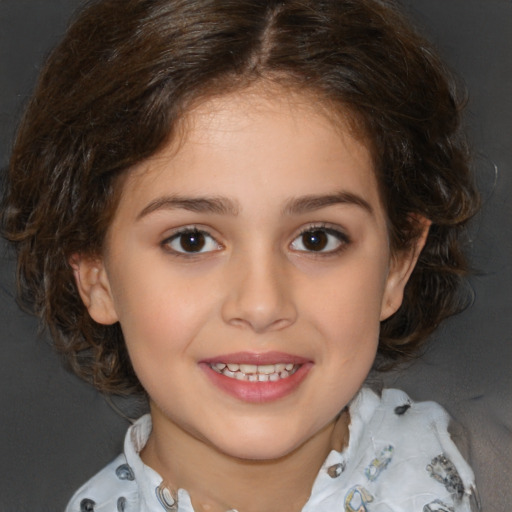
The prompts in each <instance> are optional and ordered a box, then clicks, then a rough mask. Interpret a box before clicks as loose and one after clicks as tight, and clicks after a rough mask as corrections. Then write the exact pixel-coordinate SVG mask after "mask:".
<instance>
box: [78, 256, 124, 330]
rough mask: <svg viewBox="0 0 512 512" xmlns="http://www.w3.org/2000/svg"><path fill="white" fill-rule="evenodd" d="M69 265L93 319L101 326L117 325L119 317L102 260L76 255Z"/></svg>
mask: <svg viewBox="0 0 512 512" xmlns="http://www.w3.org/2000/svg"><path fill="white" fill-rule="evenodd" d="M69 263H70V265H71V268H72V269H73V274H74V276H75V282H76V286H77V288H78V293H79V294H80V297H81V298H82V301H83V303H84V304H85V307H86V308H87V310H88V311H89V314H90V315H91V318H92V319H93V320H94V321H96V322H98V323H99V324H104V325H111V324H115V323H116V322H117V321H118V317H117V313H116V311H115V308H114V301H113V298H112V292H111V289H110V283H109V280H108V276H107V272H106V270H105V266H104V264H103V261H102V259H101V258H99V257H98V258H96V257H92V256H84V255H81V254H74V255H73V256H72V257H71V258H70V260H69Z"/></svg>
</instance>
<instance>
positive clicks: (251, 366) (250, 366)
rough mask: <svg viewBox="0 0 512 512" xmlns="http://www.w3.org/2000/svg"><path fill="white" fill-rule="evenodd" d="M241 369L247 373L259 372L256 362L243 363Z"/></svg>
mask: <svg viewBox="0 0 512 512" xmlns="http://www.w3.org/2000/svg"><path fill="white" fill-rule="evenodd" d="M240 371H241V372H242V373H245V374H248V375H249V374H251V373H258V367H257V366H256V365H255V364H241V365H240Z"/></svg>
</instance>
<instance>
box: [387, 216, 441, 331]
mask: <svg viewBox="0 0 512 512" xmlns="http://www.w3.org/2000/svg"><path fill="white" fill-rule="evenodd" d="M414 218H415V221H416V222H417V223H418V225H419V226H420V234H419V235H418V236H417V238H416V239H415V240H414V241H413V242H412V243H411V245H410V247H408V248H407V249H405V250H403V251H400V252H399V253H398V254H395V255H394V256H393V258H392V262H391V268H390V270H389V274H388V278H387V281H386V289H385V291H384V296H383V300H382V307H381V314H380V321H381V322H382V321H383V320H386V319H387V318H389V317H390V316H391V315H393V314H394V313H396V311H397V310H398V308H399V307H400V306H401V305H402V300H403V297H404V290H405V285H406V284H407V282H408V281H409V277H410V276H411V274H412V272H413V270H414V267H415V266H416V262H417V261H418V257H419V255H420V253H421V251H422V250H423V247H424V246H425V242H426V240H427V236H428V232H429V229H430V225H431V222H430V220H428V219H426V218H425V217H422V216H419V215H415V216H414Z"/></svg>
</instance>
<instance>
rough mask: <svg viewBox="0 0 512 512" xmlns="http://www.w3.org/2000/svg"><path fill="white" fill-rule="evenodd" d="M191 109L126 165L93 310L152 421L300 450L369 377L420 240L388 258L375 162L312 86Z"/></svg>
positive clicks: (249, 444) (248, 449)
mask: <svg viewBox="0 0 512 512" xmlns="http://www.w3.org/2000/svg"><path fill="white" fill-rule="evenodd" d="M299 100H300V98H293V97H292V98H290V97H289V96H284V95H283V97H280V96H279V95H276V96H275V97H274V98H272V99H271V98H270V96H269V95H262V94H258V93H257V92H254V91H252V92H251V93H249V92H245V93H239V94H232V95H227V96H224V97H220V98H216V99H212V100H209V101H208V102H206V103H203V104H202V105H201V106H200V107H198V108H196V109H195V110H194V111H192V112H191V113H190V114H189V116H188V118H187V119H186V122H185V123H184V124H183V126H184V136H183V137H182V138H181V139H180V141H179V144H178V143H174V144H170V145H168V146H167V147H165V148H164V149H163V150H162V151H160V152H159V153H158V154H156V155H154V156H153V157H152V158H150V159H148V160H147V161H145V162H144V163H142V164H141V165H139V166H138V167H137V168H135V169H133V170H132V171H131V172H130V174H129V175H128V177H127V179H126V182H125V183H124V185H123V187H124V188H123V192H122V198H121V201H120V204H119V208H118V210H117V212H116V215H115V217H114V220H113V223H112V226H111V228H110V230H109V234H108V236H107V240H106V251H105V254H104V257H103V259H102V260H101V261H94V260H86V259H83V260H82V261H81V262H80V263H79V274H80V281H79V286H80V289H81V293H82V296H83V297H84V301H85V303H86V305H87V306H88V307H89V311H90V313H91V315H92V317H93V318H94V319H95V320H97V321H98V322H100V323H113V322H115V321H119V322H120V324H121V326H122V330H123V333H124V336H125V339H126V345H127V347H128V351H129V354H130V357H131V360H132V363H133V366H134V368H135V371H136V373H137V375H138V377H139V379H140V381H141V383H142V385H143V386H144V388H145V389H146V391H147V392H148V394H149V396H150V399H151V406H152V413H153V419H154V425H155V427H154V428H155V430H154V431H155V432H156V429H157V428H158V429H166V428H167V429H171V430H172V429H179V430H180V432H182V433H184V435H185V436H187V438H189V439H191V440H193V441H194V442H200V443H203V444H206V445H207V446H210V447H214V448H215V449H216V450H220V451H221V452H223V453H224V454H228V455H231V456H234V457H239V458H251V459H272V458H277V457H280V456H283V455H285V454H288V453H290V452H291V451H293V450H294V449H295V448H297V447H298V446H300V445H303V444H304V443H308V442H313V441H312V440H313V439H314V438H315V436H316V435H317V434H318V433H319V432H321V431H322V430H325V427H327V426H328V425H329V424H331V423H332V422H334V420H335V418H336V416H337V414H338V413H339V411H340V410H341V409H342V408H343V407H344V406H345V405H347V403H348V402H349V401H350V400H351V398H352V397H353V396H354V395H355V394H356V392H357V391H358V389H359V388H360V386H361V385H362V383H363V381H364V379H365V377H366V376H367V373H368V371H369V369H370V367H371V365H372V362H373V360H374V357H375V353H376V350H377V343H378V337H379V322H380V321H381V320H383V319H385V318H387V317H388V316H389V315H391V314H392V313H393V312H394V311H395V310H396V309H397V308H398V306H399V305H400V303H401V300H402V292H403V287H404V285H405V282H406V280H407V278H408V275H409V273H410V271H411V270H412V267H413V264H414V261H415V256H416V252H417V250H413V251H411V252H410V253H407V254H403V255H400V256H396V255H395V257H393V258H392V255H391V254H390V248H389V241H388V232H387V229H386V215H385V211H384V210H383V206H382V204H381V201H380V197H379V193H378V187H377V182H376V178H375V175H374V172H373V168H372V159H371V157H370V154H369V151H368V149H367V148H366V147H365V145H364V144H363V143H361V142H360V141H358V140H356V139H355V138H353V137H352V136H351V135H350V133H349V130H348V129H347V128H343V127H340V126H339V125H338V126H334V124H333V123H332V122H331V121H329V120H328V119H327V118H326V117H324V116H323V115H321V114H319V113H318V109H317V110H316V111H315V107H314V105H312V104H311V103H308V100H307V99H305V98H302V101H299Z"/></svg>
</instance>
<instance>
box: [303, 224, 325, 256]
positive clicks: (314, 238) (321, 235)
mask: <svg viewBox="0 0 512 512" xmlns="http://www.w3.org/2000/svg"><path fill="white" fill-rule="evenodd" d="M302 243H303V244H304V247H305V248H306V249H308V250H310V251H321V250H322V249H325V247H326V246H327V235H326V233H325V231H322V230H320V229H317V230H316V231H308V232H307V233H304V234H303V235H302Z"/></svg>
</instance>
